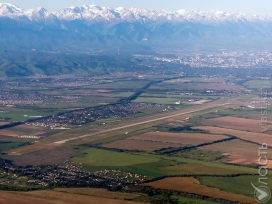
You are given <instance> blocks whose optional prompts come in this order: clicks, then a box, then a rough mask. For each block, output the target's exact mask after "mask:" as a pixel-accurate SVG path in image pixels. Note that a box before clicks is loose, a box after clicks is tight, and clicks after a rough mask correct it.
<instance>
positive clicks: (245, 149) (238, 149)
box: [198, 140, 272, 159]
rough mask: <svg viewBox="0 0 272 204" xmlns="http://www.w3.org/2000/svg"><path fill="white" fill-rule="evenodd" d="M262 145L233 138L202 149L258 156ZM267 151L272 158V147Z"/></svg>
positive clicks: (201, 148)
mask: <svg viewBox="0 0 272 204" xmlns="http://www.w3.org/2000/svg"><path fill="white" fill-rule="evenodd" d="M259 148H260V145H257V144H252V143H249V142H244V141H241V140H232V141H227V142H222V143H217V144H211V145H208V146H205V147H200V148H198V149H200V150H207V151H214V152H221V153H222V154H235V155H241V156H245V157H255V158H258V154H259V153H258V150H259ZM265 151H266V152H267V157H268V158H269V159H272V149H267V150H265Z"/></svg>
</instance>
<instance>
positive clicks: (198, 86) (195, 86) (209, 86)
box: [151, 82, 245, 91]
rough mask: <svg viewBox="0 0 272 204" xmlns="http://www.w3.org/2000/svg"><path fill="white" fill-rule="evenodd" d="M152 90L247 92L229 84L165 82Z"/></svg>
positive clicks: (240, 87) (242, 88)
mask: <svg viewBox="0 0 272 204" xmlns="http://www.w3.org/2000/svg"><path fill="white" fill-rule="evenodd" d="M151 89H158V90H159V89H160V90H164V89H172V90H173V89H179V90H183V91H187V90H196V91H200V90H203V89H205V90H216V91H223V90H227V91H243V90H245V88H244V87H242V86H238V85H235V84H227V83H214V82H211V83H203V82H199V83H179V82H178V83H177V82H163V83H159V84H157V85H155V86H152V87H151Z"/></svg>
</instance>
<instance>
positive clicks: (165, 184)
mask: <svg viewBox="0 0 272 204" xmlns="http://www.w3.org/2000/svg"><path fill="white" fill-rule="evenodd" d="M144 185H145V186H152V187H153V188H160V189H169V190H174V191H182V192H188V193H194V194H198V195H203V196H210V197H212V198H219V199H220V198H223V199H227V200H231V201H239V202H241V203H252V204H255V203H256V204H257V203H258V202H257V201H256V200H255V199H253V198H250V197H246V196H244V195H238V194H233V193H227V192H224V191H220V190H219V189H217V188H211V187H207V186H204V185H201V184H200V183H199V181H198V180H196V179H194V178H186V177H185V178H165V179H162V180H159V181H154V182H151V183H146V184H144Z"/></svg>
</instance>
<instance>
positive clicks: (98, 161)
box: [72, 148, 158, 167]
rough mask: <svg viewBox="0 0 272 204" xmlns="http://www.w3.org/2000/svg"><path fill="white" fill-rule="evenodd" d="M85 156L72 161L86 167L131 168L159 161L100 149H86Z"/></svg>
mask: <svg viewBox="0 0 272 204" xmlns="http://www.w3.org/2000/svg"><path fill="white" fill-rule="evenodd" d="M83 154H84V155H83V156H81V157H75V158H73V159H72V161H74V162H77V163H84V164H85V165H89V164H91V165H94V166H111V167H114V166H131V165H136V164H143V163H152V162H156V161H158V159H155V158H151V157H149V158H148V157H144V156H141V155H136V154H129V153H119V152H113V151H108V150H100V149H94V148H90V149H86V150H84V151H83Z"/></svg>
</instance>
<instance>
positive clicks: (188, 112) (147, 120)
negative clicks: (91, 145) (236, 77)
mask: <svg viewBox="0 0 272 204" xmlns="http://www.w3.org/2000/svg"><path fill="white" fill-rule="evenodd" d="M229 104H230V103H222V104H217V105H210V106H208V107H206V106H205V107H203V108H198V109H195V110H191V111H185V112H181V111H179V113H176V114H173V115H168V116H164V117H159V116H158V118H155V119H146V120H145V121H142V122H136V123H132V124H129V125H124V126H120V127H116V128H111V129H106V130H100V131H98V132H95V133H90V134H87V135H82V136H77V137H72V138H69V139H66V140H61V141H57V142H54V144H64V143H66V142H70V141H73V140H78V139H83V138H86V137H91V136H95V135H99V134H102V133H107V132H112V131H116V130H121V129H125V128H129V127H134V126H137V125H143V124H147V123H151V122H156V121H160V120H165V119H168V118H174V117H177V116H182V115H187V114H190V113H195V112H199V111H203V110H208V109H211V108H216V107H221V106H226V105H229ZM206 105H208V104H206ZM143 120H144V119H143Z"/></svg>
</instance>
